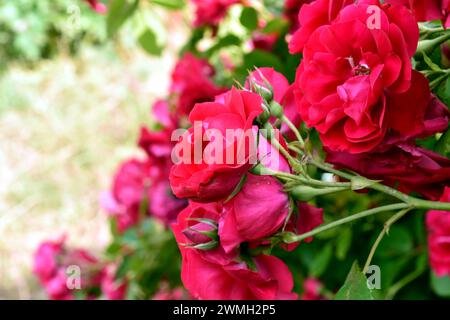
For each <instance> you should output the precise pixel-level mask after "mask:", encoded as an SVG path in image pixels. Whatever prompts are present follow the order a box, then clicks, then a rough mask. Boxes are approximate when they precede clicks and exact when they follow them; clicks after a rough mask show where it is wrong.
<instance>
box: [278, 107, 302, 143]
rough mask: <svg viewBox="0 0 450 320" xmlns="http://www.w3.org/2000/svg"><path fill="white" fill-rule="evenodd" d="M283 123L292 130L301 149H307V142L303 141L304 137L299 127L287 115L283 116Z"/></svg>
mask: <svg viewBox="0 0 450 320" xmlns="http://www.w3.org/2000/svg"><path fill="white" fill-rule="evenodd" d="M281 121H283V122H284V123H286V125H287V126H288V127H289V129H291V130H292V132H294V134H295V137H296V138H297V140H298V142H299V143H300V148H301V149H303V148H304V147H305V141H304V140H303V138H302V135H301V134H300V132H299V131H298V129H297V127H296V126H295V125H294V124H293V123H292V122H291V120H289V118H288V117H286V116H285V115H283V116H282V117H281Z"/></svg>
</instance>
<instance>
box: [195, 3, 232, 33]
mask: <svg viewBox="0 0 450 320" xmlns="http://www.w3.org/2000/svg"><path fill="white" fill-rule="evenodd" d="M191 1H192V3H193V4H194V7H195V21H194V26H195V27H201V26H212V27H216V26H217V25H218V24H219V23H220V21H222V19H223V18H224V17H225V15H226V13H227V10H228V8H229V7H230V6H232V5H233V4H235V3H238V2H240V0H191Z"/></svg>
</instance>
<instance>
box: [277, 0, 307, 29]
mask: <svg viewBox="0 0 450 320" xmlns="http://www.w3.org/2000/svg"><path fill="white" fill-rule="evenodd" d="M311 2H313V0H286V1H285V2H284V12H283V14H284V16H285V17H286V18H287V19H288V20H289V23H290V25H291V30H292V31H295V30H297V29H298V28H299V26H300V25H299V21H298V14H299V12H300V9H301V8H302V6H303V5H304V4H308V3H311Z"/></svg>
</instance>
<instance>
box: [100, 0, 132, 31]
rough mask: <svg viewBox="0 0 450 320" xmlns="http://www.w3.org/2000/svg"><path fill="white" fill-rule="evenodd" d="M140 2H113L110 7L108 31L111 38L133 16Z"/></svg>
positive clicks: (107, 21)
mask: <svg viewBox="0 0 450 320" xmlns="http://www.w3.org/2000/svg"><path fill="white" fill-rule="evenodd" d="M138 4H139V0H112V1H111V3H110V5H109V6H108V17H107V19H106V30H107V33H108V36H109V37H112V36H114V35H115V34H116V33H117V31H118V30H119V29H120V27H122V25H123V24H124V23H125V21H126V20H127V19H128V18H129V17H131V15H133V13H134V12H135V11H136V9H137V7H138Z"/></svg>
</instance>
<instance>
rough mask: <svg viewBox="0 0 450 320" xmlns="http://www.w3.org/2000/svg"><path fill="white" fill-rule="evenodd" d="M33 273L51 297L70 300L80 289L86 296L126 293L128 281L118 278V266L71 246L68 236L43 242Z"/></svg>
mask: <svg viewBox="0 0 450 320" xmlns="http://www.w3.org/2000/svg"><path fill="white" fill-rule="evenodd" d="M33 272H34V273H35V275H36V276H37V277H38V279H39V281H40V282H41V284H42V286H43V287H44V288H45V291H46V293H47V294H48V296H49V297H50V298H51V299H57V300H71V299H74V298H75V296H74V295H75V293H76V292H80V291H77V289H78V290H80V289H83V290H84V293H85V294H86V296H85V297H83V298H86V299H95V298H97V297H98V296H99V295H100V293H103V295H104V297H105V298H107V299H113V300H119V299H123V298H124V296H125V290H126V284H125V283H121V282H117V281H116V280H115V267H114V266H113V265H104V264H101V263H99V261H98V259H97V258H95V257H93V256H92V255H91V254H90V253H88V252H87V251H85V250H83V249H68V248H66V246H65V237H64V236H63V237H61V238H60V239H58V240H55V241H46V242H43V243H41V244H40V246H39V248H38V249H37V250H36V253H35V256H34V265H33Z"/></svg>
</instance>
